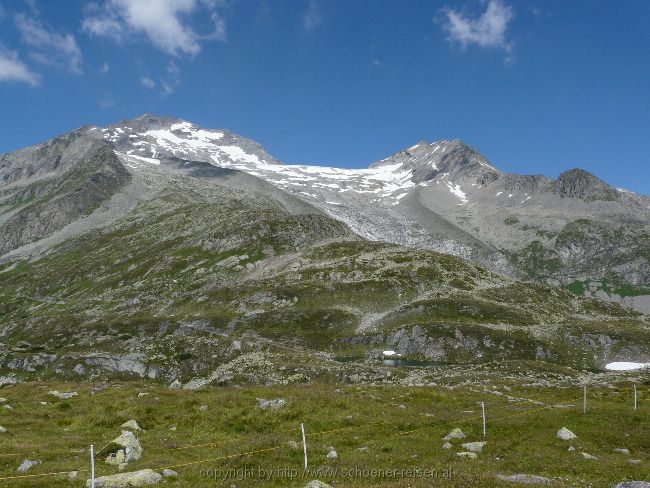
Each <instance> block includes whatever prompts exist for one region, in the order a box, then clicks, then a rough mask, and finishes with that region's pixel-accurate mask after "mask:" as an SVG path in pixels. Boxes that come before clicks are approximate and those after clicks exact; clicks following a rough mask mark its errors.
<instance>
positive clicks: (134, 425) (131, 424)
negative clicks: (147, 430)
mask: <svg viewBox="0 0 650 488" xmlns="http://www.w3.org/2000/svg"><path fill="white" fill-rule="evenodd" d="M120 427H122V428H123V429H130V430H142V429H141V428H140V426H139V425H138V422H137V421H135V420H128V421H126V422H124V423H123V424H122V425H120Z"/></svg>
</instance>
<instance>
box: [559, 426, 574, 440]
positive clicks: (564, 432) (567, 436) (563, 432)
mask: <svg viewBox="0 0 650 488" xmlns="http://www.w3.org/2000/svg"><path fill="white" fill-rule="evenodd" d="M556 435H557V438H558V439H561V440H563V441H570V440H572V439H576V438H577V437H578V436H577V435H575V434H574V433H573V432H571V431H570V430H569V429H567V428H566V427H562V428H561V429H560V430H558V431H557V434H556Z"/></svg>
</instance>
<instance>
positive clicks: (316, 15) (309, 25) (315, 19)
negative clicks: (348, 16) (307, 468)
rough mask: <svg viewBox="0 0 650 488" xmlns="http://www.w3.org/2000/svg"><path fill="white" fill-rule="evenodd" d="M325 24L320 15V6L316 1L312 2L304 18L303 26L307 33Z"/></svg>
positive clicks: (311, 0)
mask: <svg viewBox="0 0 650 488" xmlns="http://www.w3.org/2000/svg"><path fill="white" fill-rule="evenodd" d="M322 23H323V16H322V15H321V13H320V5H318V2H316V0H310V2H309V7H307V11H306V12H305V14H304V15H303V16H302V26H303V28H304V29H305V30H306V31H311V30H314V29H315V28H316V27H318V26H319V25H321V24H322Z"/></svg>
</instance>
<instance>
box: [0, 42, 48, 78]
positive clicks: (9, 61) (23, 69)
mask: <svg viewBox="0 0 650 488" xmlns="http://www.w3.org/2000/svg"><path fill="white" fill-rule="evenodd" d="M39 79H40V78H39V76H38V75H37V74H36V73H33V72H32V71H31V70H30V69H29V68H28V67H27V65H26V64H25V63H23V62H22V61H21V60H20V59H18V55H17V54H16V53H15V52H13V51H7V50H4V49H3V48H2V47H0V81H19V82H23V83H28V84H30V85H32V86H33V85H37V84H38V82H39Z"/></svg>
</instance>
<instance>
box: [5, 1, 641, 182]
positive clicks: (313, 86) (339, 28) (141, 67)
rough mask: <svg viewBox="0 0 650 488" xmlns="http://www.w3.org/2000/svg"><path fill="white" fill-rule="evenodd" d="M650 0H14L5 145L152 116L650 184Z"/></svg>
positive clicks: (355, 147) (316, 158)
mask: <svg viewBox="0 0 650 488" xmlns="http://www.w3.org/2000/svg"><path fill="white" fill-rule="evenodd" d="M649 91H650V2H648V1H646V0H626V1H625V2H614V1H593V0H572V1H570V2H567V1H565V0H561V1H559V0H558V1H555V0H544V1H539V2H538V1H536V0H529V1H518V0H466V1H465V0H461V1H453V0H440V1H436V0H427V1H424V0H422V1H419V0H409V1H395V0H357V1H344V0H277V1H274V0H94V1H89V0H66V1H46V0H31V1H25V0H0V110H1V116H0V153H2V152H7V151H11V150H15V149H18V148H20V147H23V146H27V145H31V144H34V143H36V142H40V141H42V140H45V139H49V138H51V137H53V136H54V135H57V134H60V133H63V132H66V131H68V130H70V129H73V128H75V127H78V126H81V125H84V124H87V123H89V124H97V125H101V124H106V123H110V122H115V121H117V120H121V119H124V118H130V117H134V116H137V115H139V114H141V113H144V112H153V113H158V114H165V115H174V116H177V117H180V118H184V119H188V120H190V121H193V122H196V123H198V124H200V125H203V126H206V127H211V128H227V129H230V130H233V131H235V132H238V133H240V134H242V135H244V136H247V137H250V138H252V139H255V140H257V141H258V142H260V143H261V144H263V145H264V146H265V147H266V148H267V149H268V150H269V151H270V152H271V153H272V154H273V155H274V156H276V157H277V158H279V159H281V160H283V161H285V162H297V163H298V162H299V163H308V164H325V165H334V166H344V167H365V166H367V165H368V164H369V163H371V162H372V161H375V160H378V159H381V158H384V157H386V156H388V155H390V154H392V153H393V152H395V151H397V150H399V149H402V148H405V147H408V146H411V145H413V144H414V143H415V142H417V141H419V140H426V141H433V140H438V139H448V138H459V139H462V140H463V141H465V142H466V143H468V144H470V145H472V146H474V147H475V148H476V149H478V150H479V151H480V152H481V153H483V154H484V155H485V156H486V157H488V158H489V159H490V160H491V161H492V162H493V163H494V164H495V165H496V166H497V167H499V168H501V169H503V170H505V171H513V172H519V173H542V174H546V175H549V176H557V175H558V174H559V173H560V172H561V171H563V170H565V169H569V168H572V167H583V168H585V169H588V170H589V171H591V172H593V173H595V174H596V175H598V176H600V177H601V178H603V179H605V180H606V181H608V182H610V183H612V184H614V185H616V186H620V187H624V188H629V189H631V190H634V191H637V192H640V193H645V194H650V164H648V163H650V93H649Z"/></svg>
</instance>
